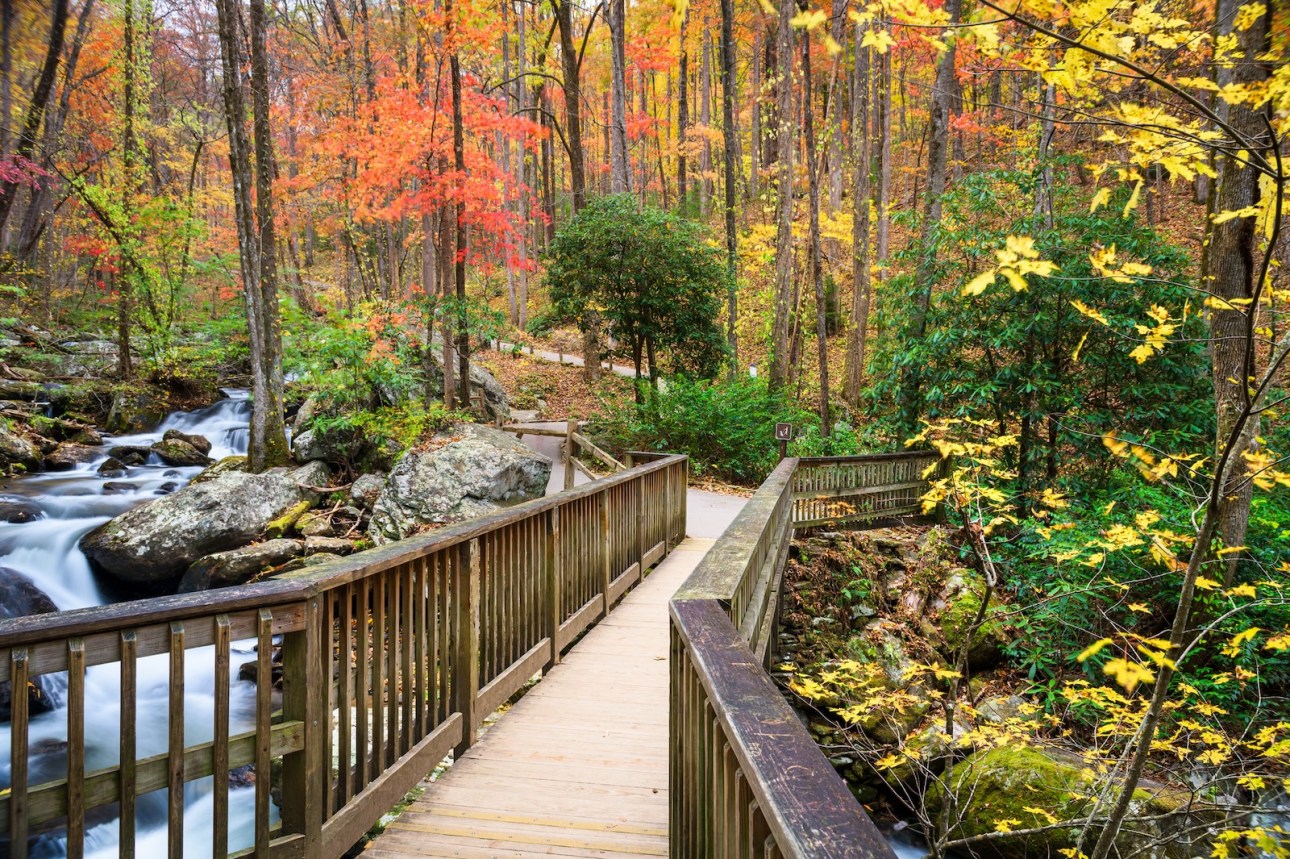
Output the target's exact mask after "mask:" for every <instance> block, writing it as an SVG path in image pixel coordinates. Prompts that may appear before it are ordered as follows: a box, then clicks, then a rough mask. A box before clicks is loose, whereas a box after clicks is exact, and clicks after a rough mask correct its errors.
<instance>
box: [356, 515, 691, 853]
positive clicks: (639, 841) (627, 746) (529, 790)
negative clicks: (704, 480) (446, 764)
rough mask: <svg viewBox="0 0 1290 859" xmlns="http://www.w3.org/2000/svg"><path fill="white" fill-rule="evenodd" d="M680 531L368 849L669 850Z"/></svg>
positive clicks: (683, 559) (686, 552) (686, 565)
mask: <svg viewBox="0 0 1290 859" xmlns="http://www.w3.org/2000/svg"><path fill="white" fill-rule="evenodd" d="M711 545H712V540H708V539H695V538H688V539H686V540H685V541H684V542H683V543H681V545H680V546H678V547H677V548H676V549H675V550H673V552H672V554H671V555H669V556H668V557H667V558H666V559H665V560H664V561H663V562H662V563H661V564H660V565H659V566H658V567H657V569H655V570H654V572H653V573H652V574H651V575H650V576H649V577H648V578H646V579H645V581H644V582H643V583H641V584H640V585H639V586H638V587H637V588H636V589H635V590H633V591H632V592H631V593H629V594H628V595H627V596H626V597H625V598H624V600H623V603H622V605H620V606H619V607H618V608H616V609H615V610H614V611H613V612H612V613H611V614H610V615H609V617H608V618H607V619H605V620H603V621H601V622H600V623H599V624H598V625H597V626H596V627H594V628H593V629H592V630H591V631H590V632H588V633H587V635H586V637H584V638H583V640H582V641H581V642H579V643H578V644H577V645H576V646H575V647H574V648H573V650H571V651H570V652H569V653H568V654H567V655H566V656H565V658H564V661H563V662H562V663H561V664H560V665H558V666H556V667H555V668H554V669H552V670H551V671H550V672H549V673H548V674H547V676H546V677H545V678H543V680H542V682H541V683H539V684H538V685H537V686H535V687H534V688H533V689H531V690H530V691H529V692H528V694H526V695H525V696H524V697H523V698H522V699H521V700H520V701H519V702H518V703H517V704H516V705H515V706H514V707H513V708H512V709H511V710H510V712H508V713H506V715H505V716H504V717H503V718H502V719H500V720H499V721H498V722H497V723H496V724H494V725H493V726H492V727H491V728H489V729H488V730H487V732H486V733H485V734H484V736H483V738H482V739H480V741H479V742H478V743H477V744H476V745H475V746H474V747H473V748H471V749H470V751H469V752H467V753H466V754H465V755H464V756H463V757H462V759H461V760H459V761H457V762H456V764H455V765H454V766H452V767H451V768H449V769H448V770H447V771H446V772H445V773H444V774H443V775H442V776H440V777H439V778H438V780H437V781H436V782H435V783H434V785H433V787H432V788H431V789H430V790H428V791H427V792H426V793H425V795H423V796H422V797H421V798H420V799H418V800H416V801H415V802H414V803H412V805H411V806H409V807H408V809H407V810H405V811H404V812H403V813H402V814H401V815H399V817H398V819H397V820H395V821H393V822H392V823H391V824H390V825H389V826H388V827H387V829H386V830H385V832H384V833H383V834H382V835H381V836H379V837H378V838H377V839H376V840H375V841H373V842H372V843H371V844H369V845H368V847H367V850H366V851H365V853H364V856H370V857H372V859H385V857H388V859H395V857H412V856H458V857H486V856H498V857H518V856H532V855H557V856H600V857H613V858H614V859H621V857H623V856H665V855H667V852H668V848H667V843H668V842H667V800H668V797H667V784H668V775H667V756H668V662H667V657H668V623H667V601H668V599H669V598H670V597H671V595H672V594H673V593H674V592H675V591H676V589H677V588H678V587H679V586H680V585H681V583H682V582H683V581H684V580H685V578H686V576H688V575H689V574H690V572H691V571H692V570H693V569H694V568H695V566H696V565H697V564H698V562H699V560H700V559H702V557H703V555H704V554H705V553H706V552H707V550H708V548H709V547H710V546H711Z"/></svg>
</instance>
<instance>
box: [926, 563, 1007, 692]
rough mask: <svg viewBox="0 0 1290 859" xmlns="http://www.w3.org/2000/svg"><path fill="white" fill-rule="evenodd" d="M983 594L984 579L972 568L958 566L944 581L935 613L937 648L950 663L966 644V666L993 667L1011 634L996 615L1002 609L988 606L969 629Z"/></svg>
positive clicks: (983, 668) (999, 658) (983, 669)
mask: <svg viewBox="0 0 1290 859" xmlns="http://www.w3.org/2000/svg"><path fill="white" fill-rule="evenodd" d="M984 596H985V579H984V578H982V577H981V575H980V574H979V573H977V572H975V571H974V570H966V569H958V570H955V571H954V572H953V573H951V575H950V577H949V579H948V580H947V581H946V584H945V588H944V590H943V592H942V595H941V599H940V602H941V604H942V605H943V607H942V608H941V609H940V610H939V612H938V613H937V614H936V616H935V619H934V626H935V628H936V630H937V633H938V634H937V636H936V637H937V638H938V639H939V641H937V649H938V650H940V651H941V652H942V654H943V655H944V656H945V658H946V659H947V660H949V661H950V662H951V664H952V663H953V661H954V660H955V659H956V658H957V657H958V654H959V653H960V652H961V651H962V649H963V645H964V643H965V642H966V643H967V645H968V652H967V658H968V667H969V668H971V669H972V670H973V671H985V670H988V669H990V668H994V667H996V666H997V665H998V664H999V662H1000V661H1001V660H1002V659H1003V649H1004V647H1005V646H1007V644H1008V642H1009V641H1010V640H1011V637H1010V636H1009V634H1008V629H1007V626H1006V625H1005V624H1004V622H1003V621H1002V620H1001V619H1000V617H999V615H1000V613H1001V612H1002V611H1003V608H1002V607H1001V606H999V605H993V604H992V605H990V606H989V607H987V609H986V613H985V618H984V620H983V621H982V622H981V626H980V627H979V628H977V629H976V630H975V632H973V625H974V624H975V623H976V618H977V615H978V614H979V613H980V611H981V601H982V599H983V598H984Z"/></svg>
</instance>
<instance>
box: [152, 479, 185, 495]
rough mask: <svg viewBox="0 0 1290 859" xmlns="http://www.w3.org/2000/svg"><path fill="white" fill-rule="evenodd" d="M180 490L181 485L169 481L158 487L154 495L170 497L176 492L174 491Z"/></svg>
mask: <svg viewBox="0 0 1290 859" xmlns="http://www.w3.org/2000/svg"><path fill="white" fill-rule="evenodd" d="M178 488H179V484H178V483H176V482H175V481H173V480H167V481H166V482H165V483H163V484H161V485H160V486H158V487H157V489H156V491H155V493H154V494H156V495H169V494H170V493H172V492H174V491H175V490H176V489H178Z"/></svg>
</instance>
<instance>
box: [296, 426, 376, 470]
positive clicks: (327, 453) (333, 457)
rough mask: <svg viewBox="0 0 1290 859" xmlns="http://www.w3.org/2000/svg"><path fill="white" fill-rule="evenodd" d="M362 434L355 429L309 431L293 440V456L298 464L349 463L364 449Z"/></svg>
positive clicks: (335, 428) (337, 428)
mask: <svg viewBox="0 0 1290 859" xmlns="http://www.w3.org/2000/svg"><path fill="white" fill-rule="evenodd" d="M363 441H364V439H363V436H362V433H360V432H358V431H357V430H354V429H346V428H341V427H334V428H331V429H307V430H305V431H304V432H302V433H300V434H299V435H297V436H295V437H294V438H292V439H291V455H292V456H293V457H294V458H295V460H296V462H302V463H303V462H312V461H314V460H322V461H324V462H349V461H352V460H353V459H355V458H356V457H358V456H359V454H360V453H361V451H362V448H363Z"/></svg>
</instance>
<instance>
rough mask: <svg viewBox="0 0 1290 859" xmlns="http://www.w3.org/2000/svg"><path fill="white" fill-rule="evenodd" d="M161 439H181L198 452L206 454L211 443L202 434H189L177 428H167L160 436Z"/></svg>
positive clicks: (209, 449)
mask: <svg viewBox="0 0 1290 859" xmlns="http://www.w3.org/2000/svg"><path fill="white" fill-rule="evenodd" d="M161 440H162V441H182V442H184V443H185V444H187V445H189V446H190V447H192V448H193V449H195V450H196V451H197V452H198V453H201V454H203V455H204V454H208V453H210V452H211V443H210V440H209V439H208V438H206V436H204V435H189V434H188V433H186V432H180V431H179V430H177V429H168V430H166V432H165V434H164V435H162V437H161Z"/></svg>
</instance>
